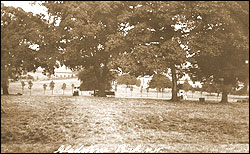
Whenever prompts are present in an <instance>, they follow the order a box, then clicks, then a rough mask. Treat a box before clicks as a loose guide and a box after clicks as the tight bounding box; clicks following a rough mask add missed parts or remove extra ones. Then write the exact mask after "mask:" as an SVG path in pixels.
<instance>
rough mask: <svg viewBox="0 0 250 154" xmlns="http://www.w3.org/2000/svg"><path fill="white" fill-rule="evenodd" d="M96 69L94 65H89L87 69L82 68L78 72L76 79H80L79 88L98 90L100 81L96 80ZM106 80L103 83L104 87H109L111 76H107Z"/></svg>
mask: <svg viewBox="0 0 250 154" xmlns="http://www.w3.org/2000/svg"><path fill="white" fill-rule="evenodd" d="M96 71H97V70H96V69H95V67H89V68H88V69H84V70H82V71H80V72H79V74H78V79H79V80H81V85H80V89H81V90H82V91H84V90H98V88H99V86H100V85H99V84H102V81H100V80H98V79H97V77H96V74H95V73H96ZM107 78H108V82H106V83H105V89H107V90H109V89H111V81H112V79H113V76H112V75H110V76H108V77H107Z"/></svg>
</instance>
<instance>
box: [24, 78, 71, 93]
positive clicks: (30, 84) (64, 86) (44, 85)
mask: <svg viewBox="0 0 250 154" xmlns="http://www.w3.org/2000/svg"><path fill="white" fill-rule="evenodd" d="M25 85H26V84H25V82H24V81H21V86H22V94H23V93H24V87H25ZM32 86H33V82H32V81H31V80H30V81H28V88H29V89H30V95H31V89H32ZM47 86H48V85H47V84H46V83H44V84H43V90H44V94H45V91H46V89H47ZM49 87H50V90H51V92H52V95H53V91H54V88H55V82H53V81H51V82H50V84H49ZM66 87H67V85H66V83H63V84H62V87H61V89H62V90H63V95H64V90H65V89H66ZM71 87H72V93H73V89H74V87H75V85H74V84H73V83H72V84H71Z"/></svg>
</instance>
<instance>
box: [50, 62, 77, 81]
mask: <svg viewBox="0 0 250 154" xmlns="http://www.w3.org/2000/svg"><path fill="white" fill-rule="evenodd" d="M54 71H55V74H54V75H53V78H73V77H76V75H77V72H73V71H71V69H69V68H67V67H66V66H65V65H63V66H62V67H59V68H56V69H55V70H54Z"/></svg>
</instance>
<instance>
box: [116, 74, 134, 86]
mask: <svg viewBox="0 0 250 154" xmlns="http://www.w3.org/2000/svg"><path fill="white" fill-rule="evenodd" d="M117 84H119V85H121V84H125V85H127V87H129V86H130V85H138V80H137V79H136V77H135V76H133V75H129V74H123V75H120V76H118V77H117Z"/></svg>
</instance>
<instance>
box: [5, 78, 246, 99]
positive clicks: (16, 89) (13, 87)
mask: <svg viewBox="0 0 250 154" xmlns="http://www.w3.org/2000/svg"><path fill="white" fill-rule="evenodd" d="M51 81H52V80H44V81H40V80H38V81H33V87H32V91H31V95H35V96H38V95H39V96H52V91H51V90H50V87H49V83H50V82H51ZM53 81H54V82H55V88H54V91H53V96H63V90H62V89H61V87H62V84H63V83H66V85H67V87H66V90H65V91H64V96H72V88H71V85H72V83H73V84H74V85H75V86H80V81H79V80H77V78H69V79H56V80H53ZM44 83H45V84H47V85H48V86H47V89H46V91H45V94H44V91H43V84H44ZM25 84H26V85H25V88H24V95H30V89H28V83H27V82H26V81H25ZM113 89H114V87H113ZM9 92H10V93H11V94H17V93H22V86H21V81H17V82H10V86H9ZM1 93H2V92H1ZM89 93H90V91H82V92H80V95H82V96H90V94H89ZM115 95H116V96H115V97H117V98H145V99H146V98H151V99H163V100H169V99H171V89H165V91H164V93H157V92H156V90H155V89H150V90H149V92H148V93H147V91H146V89H145V88H144V89H143V92H142V93H140V88H139V87H136V86H134V90H133V92H132V93H131V91H130V89H129V88H126V85H118V87H117V91H116V92H115ZM187 96H188V97H187V100H190V101H197V100H199V98H200V97H203V98H205V99H206V100H208V101H214V102H219V101H220V100H221V95H220V96H217V94H214V95H213V96H210V95H209V94H208V93H206V92H203V94H202V95H201V93H200V92H195V93H193V94H192V92H191V91H189V92H187ZM243 98H249V96H235V95H229V96H228V99H229V102H237V100H241V99H243Z"/></svg>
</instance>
